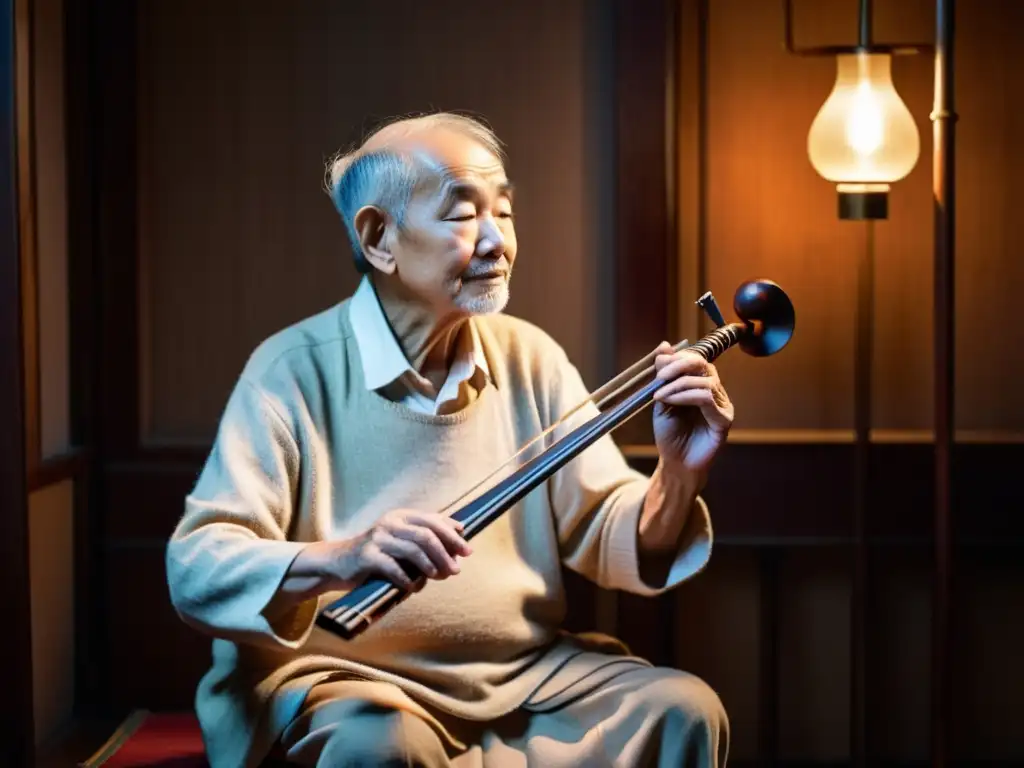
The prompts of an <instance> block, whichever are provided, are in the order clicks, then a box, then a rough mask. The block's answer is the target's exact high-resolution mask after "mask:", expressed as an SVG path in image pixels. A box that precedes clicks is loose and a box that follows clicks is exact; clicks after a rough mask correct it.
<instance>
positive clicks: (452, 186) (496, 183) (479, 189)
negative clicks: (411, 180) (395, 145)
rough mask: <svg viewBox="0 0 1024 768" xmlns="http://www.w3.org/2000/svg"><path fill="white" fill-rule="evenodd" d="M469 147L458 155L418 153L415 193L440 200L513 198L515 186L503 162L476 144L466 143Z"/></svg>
mask: <svg viewBox="0 0 1024 768" xmlns="http://www.w3.org/2000/svg"><path fill="white" fill-rule="evenodd" d="M466 144H467V146H466V147H465V148H463V149H462V150H461V151H459V152H457V153H444V152H435V151H431V150H430V149H429V148H419V149H417V150H415V151H414V152H413V158H414V163H415V165H416V168H417V184H416V189H415V192H416V193H417V194H423V195H429V196H436V197H439V198H450V197H456V198H460V197H471V196H496V195H505V196H511V186H512V185H511V183H510V182H509V180H508V176H507V175H506V173H505V166H504V164H503V163H502V162H501V159H500V158H498V157H495V156H494V154H492V153H491V152H490V151H489V150H488V149H487V148H486V147H482V146H480V145H479V144H476V143H475V142H471V141H469V140H467V142H466Z"/></svg>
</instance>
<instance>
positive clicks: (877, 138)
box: [807, 53, 921, 193]
mask: <svg viewBox="0 0 1024 768" xmlns="http://www.w3.org/2000/svg"><path fill="white" fill-rule="evenodd" d="M891 62H892V59H891V57H890V56H889V54H886V53H848V54H840V55H839V56H838V57H837V62H836V64H837V74H836V82H835V86H834V87H833V88H832V92H831V93H830V94H829V96H828V99H826V101H825V103H824V104H823V105H822V106H821V109H820V110H819V111H818V114H817V116H816V117H815V118H814V122H813V123H812V124H811V130H810V132H809V133H808V135H807V153H808V155H809V156H810V159H811V164H812V165H813V166H814V169H815V170H816V171H817V172H818V173H819V174H820V175H821V176H823V177H824V178H826V179H828V180H829V181H834V182H836V183H837V184H838V185H839V191H840V193H843V192H848V193H857V192H863V193H871V192H885V191H887V190H888V189H889V184H891V183H892V182H894V181H899V180H900V179H902V178H903V177H904V176H906V175H907V174H908V173H910V171H911V170H913V168H914V166H915V165H916V164H917V159H918V157H919V155H920V153H921V140H920V136H919V135H918V132H917V125H916V124H915V123H914V117H913V115H911V114H910V110H909V109H907V105H906V104H904V103H903V100H902V99H901V98H900V96H899V94H898V93H897V92H896V87H895V86H894V85H893V82H892V70H891Z"/></svg>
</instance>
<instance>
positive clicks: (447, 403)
mask: <svg viewBox="0 0 1024 768" xmlns="http://www.w3.org/2000/svg"><path fill="white" fill-rule="evenodd" d="M349 318H350V321H351V323H352V330H353V333H354V335H355V342H356V347H357V348H358V349H359V358H360V360H361V361H362V365H363V376H364V378H365V383H366V388H367V389H370V390H373V391H377V392H380V393H381V394H382V395H384V396H385V397H387V398H388V399H390V400H394V401H395V402H399V403H401V404H402V405H405V406H406V407H408V408H411V409H412V410H415V411H419V412H421V413H428V414H437V415H440V414H447V413H455V412H456V411H459V410H461V409H462V408H464V407H465V406H466V405H468V404H469V403H470V402H472V400H474V399H475V398H476V395H478V394H479V392H480V390H481V389H482V388H483V387H484V385H485V384H486V383H487V381H488V380H489V379H490V369H489V368H488V366H487V358H486V357H485V355H484V352H483V346H482V345H481V344H480V337H479V335H478V334H477V330H476V327H475V326H474V325H473V323H472V322H467V323H463V325H462V328H461V329H460V330H459V335H458V338H457V339H456V340H455V344H456V347H455V357H454V360H453V362H452V367H451V370H449V372H448V378H447V379H446V380H445V382H444V384H443V385H442V386H441V388H440V390H438V389H437V387H435V386H434V385H433V384H432V383H431V382H430V381H429V380H428V379H426V378H425V377H423V376H422V375H421V374H420V373H419V372H418V371H416V370H415V369H414V368H413V367H412V365H410V364H409V360H408V358H406V356H405V353H404V352H403V351H402V347H401V345H400V344H399V343H398V340H397V339H396V338H395V335H394V333H393V332H392V330H391V326H390V325H389V324H388V319H387V317H386V316H385V314H384V310H383V308H382V307H381V305H380V301H379V300H378V299H377V294H376V292H375V291H374V289H373V285H372V284H371V283H370V280H369V278H367V277H364V278H363V279H362V280H361V281H360V283H359V287H358V288H357V289H356V292H355V294H353V296H352V300H351V302H350V303H349Z"/></svg>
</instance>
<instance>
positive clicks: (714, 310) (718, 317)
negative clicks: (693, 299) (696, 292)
mask: <svg viewBox="0 0 1024 768" xmlns="http://www.w3.org/2000/svg"><path fill="white" fill-rule="evenodd" d="M697 306H698V307H700V308H701V309H703V310H704V313H705V314H706V315H707V316H708V317H710V318H711V322H712V323H714V324H715V327H716V328H721V327H722V326H723V325H725V318H724V317H722V310H720V309H719V308H718V302H716V301H715V297H714V296H713V295H712V294H711V291H708V292H707V293H705V294H704V295H703V296H701V297H700V298H699V299H697Z"/></svg>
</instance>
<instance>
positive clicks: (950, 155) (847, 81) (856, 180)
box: [784, 0, 956, 765]
mask: <svg viewBox="0 0 1024 768" xmlns="http://www.w3.org/2000/svg"><path fill="white" fill-rule="evenodd" d="M784 5H785V8H784V10H785V35H786V50H787V51H788V52H790V53H792V54H796V55H801V56H828V57H835V59H836V66H837V74H836V82H835V85H834V87H833V89H832V91H831V93H830V94H829V95H828V98H827V99H826V100H825V102H824V104H823V105H822V107H821V109H820V110H819V111H818V114H817V116H816V117H815V118H814V121H813V122H812V124H811V128H810V131H809V133H808V137H807V151H808V155H809V157H810V161H811V164H812V165H813V166H814V168H815V170H816V171H817V172H818V173H819V174H820V175H821V176H822V177H823V178H825V179H827V180H829V181H831V182H833V183H835V184H836V189H837V193H838V215H839V217H840V218H841V219H843V220H849V221H863V222H864V228H865V242H864V248H863V249H862V251H861V258H860V260H859V264H858V270H857V286H858V288H857V330H856V345H855V348H856V352H855V365H854V369H855V373H854V432H855V440H854V446H855V461H854V468H855V478H854V482H855V485H854V488H855V491H854V493H855V496H854V512H853V538H854V558H853V560H854V562H853V574H854V577H853V600H852V603H853V615H852V617H851V618H852V625H853V631H852V633H851V634H852V637H853V648H852V664H851V666H852V674H851V718H850V720H851V722H850V744H851V751H852V757H853V760H854V762H855V763H856V764H863V763H864V762H865V760H866V754H865V752H866V728H865V683H866V680H865V645H866V643H865V637H866V633H865V617H864V600H865V594H866V585H867V570H868V567H867V566H868V561H867V542H866V532H865V514H866V509H867V493H868V488H869V484H870V454H871V451H870V448H871V381H872V376H871V353H872V335H873V318H874V285H873V283H874V222H875V221H876V220H878V219H885V218H888V209H889V206H888V193H889V189H890V185H891V184H893V183H894V182H897V181H899V180H900V179H902V178H904V177H905V176H906V175H907V174H908V173H910V171H911V170H912V169H913V168H914V166H915V165H916V163H917V160H918V157H919V155H920V137H919V136H918V132H917V127H916V125H915V123H914V119H913V116H912V115H911V113H910V110H909V109H907V106H906V104H904V103H903V100H902V99H901V98H900V96H899V94H898V93H897V91H896V88H895V85H894V84H893V81H892V74H891V63H892V57H893V56H894V55H900V54H908V53H933V54H934V56H935V89H934V107H933V110H932V113H931V120H932V124H933V160H932V166H933V183H932V188H933V196H934V200H935V204H934V211H935V223H934V227H935V233H934V235H935V238H934V239H935V242H934V249H935V250H934V257H933V269H934V291H935V294H934V301H935V306H934V312H935V321H934V323H935V324H934V366H935V372H934V387H935V392H934V400H935V402H934V408H935V413H934V422H935V509H934V525H935V530H934V541H935V552H934V558H935V559H934V571H933V572H934V579H935V580H934V589H933V607H932V610H933V634H932V646H933V648H932V650H933V660H932V685H933V690H932V713H931V714H932V722H931V732H932V745H931V747H932V761H933V764H934V765H943V764H945V762H946V758H947V734H946V732H947V729H948V727H949V725H950V718H949V712H950V699H951V694H950V664H949V641H948V638H949V628H950V623H949V595H950V583H951V582H950V578H951V573H950V572H951V560H952V558H951V535H950V534H951V531H950V519H951V503H952V487H951V473H952V446H953V360H954V358H953V352H954V325H953V309H954V305H953V301H954V293H953V288H954V285H953V277H954V225H955V221H954V150H955V141H954V128H953V126H954V123H955V122H956V113H955V111H954V106H953V24H954V10H955V0H936V30H935V33H936V35H935V43H934V44H917V43H914V44H898V43H897V44H892V43H890V44H886V45H879V44H876V43H875V42H874V39H873V34H872V26H873V25H872V20H873V18H872V17H873V14H872V3H871V0H860V5H859V14H858V21H859V24H858V27H859V30H858V31H859V34H858V42H857V44H856V45H852V46H826V47H812V48H806V47H801V48H798V47H796V46H795V45H794V43H793V25H792V17H793V9H792V0H784Z"/></svg>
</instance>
